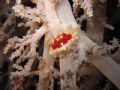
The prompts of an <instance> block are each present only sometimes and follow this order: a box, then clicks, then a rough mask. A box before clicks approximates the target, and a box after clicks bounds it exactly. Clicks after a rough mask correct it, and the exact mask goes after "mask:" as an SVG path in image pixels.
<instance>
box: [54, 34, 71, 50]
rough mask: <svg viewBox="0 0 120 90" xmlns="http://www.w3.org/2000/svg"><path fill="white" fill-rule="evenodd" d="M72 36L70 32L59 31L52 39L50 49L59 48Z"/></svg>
mask: <svg viewBox="0 0 120 90" xmlns="http://www.w3.org/2000/svg"><path fill="white" fill-rule="evenodd" d="M71 38H72V35H71V34H66V33H60V34H58V35H57V36H56V38H55V39H54V42H53V44H52V49H56V48H61V47H62V46H63V45H65V44H66V43H67V42H68V41H69V40H70V39H71Z"/></svg>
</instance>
